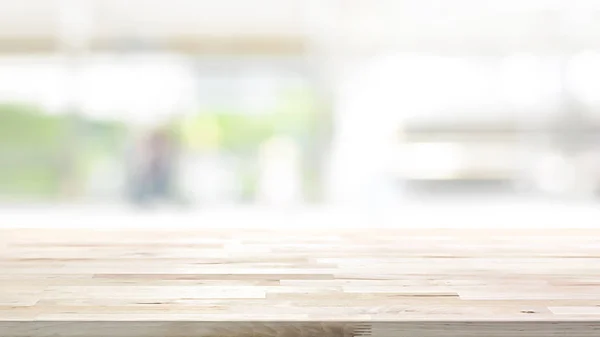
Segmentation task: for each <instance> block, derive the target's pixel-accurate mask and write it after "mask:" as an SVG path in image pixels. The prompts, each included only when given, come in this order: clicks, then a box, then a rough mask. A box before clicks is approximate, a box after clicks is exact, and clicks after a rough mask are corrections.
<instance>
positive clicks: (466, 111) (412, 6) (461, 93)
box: [0, 0, 600, 216]
mask: <svg viewBox="0 0 600 337" xmlns="http://www.w3.org/2000/svg"><path fill="white" fill-rule="evenodd" d="M599 192H600V2H598V1H594V0H587V1H586V0H518V1H516V0H503V1H496V0H253V1H243V0H220V1H209V0H170V1H164V0H129V1H122V0H64V1H60V0H19V1H8V0H0V205H1V206H2V208H3V211H2V212H4V213H5V214H8V213H7V212H9V211H10V212H12V213H11V214H16V213H15V212H21V213H23V214H24V213H28V212H30V211H31V210H32V209H33V208H31V207H33V206H35V207H46V208H47V209H52V210H53V211H54V212H58V211H59V210H60V209H62V208H64V209H66V208H67V207H70V208H71V209H73V208H76V209H79V210H82V209H88V211H86V212H87V213H85V214H88V215H93V214H101V212H102V211H100V208H98V207H108V206H110V207H113V208H119V209H123V210H124V209H127V210H129V209H131V210H146V209H155V208H156V207H163V206H164V207H171V208H176V209H180V210H181V211H185V210H187V211H190V210H198V211H199V212H200V211H201V210H205V211H208V210H212V209H216V208H220V209H225V208H227V209H228V210H241V209H248V208H257V207H260V208H264V209H278V210H281V209H289V208H295V209H297V208H311V207H312V208H315V207H316V208H320V209H326V208H328V207H337V206H339V207H341V208H342V209H344V208H345V209H354V210H355V209H358V208H361V207H362V208H370V207H377V208H382V207H383V208H384V209H387V210H394V211H397V212H402V211H403V210H406V209H408V208H407V207H409V205H415V204H419V205H422V206H423V205H424V206H427V205H432V207H433V205H454V206H453V207H464V209H465V210H471V211H473V208H474V207H475V206H474V205H477V204H475V203H476V202H479V203H482V202H484V203H487V204H492V203H493V204H500V203H504V205H509V204H512V205H520V207H523V205H533V204H536V205H542V204H543V205H551V204H552V205H557V204H558V205H567V204H568V205H579V206H581V207H583V205H585V207H587V209H588V210H591V209H595V208H596V200H597V199H598V197H599V196H600V193H599ZM165 205H166V206H165ZM579 206H578V207H579ZM61 207H62V208H61ZM94 207H96V208H94ZM515 207H516V206H515ZM455 209H456V208H455ZM529 209H531V208H529ZM553 209H554V208H553V207H548V208H546V209H545V210H544V212H546V213H548V212H552V210H553ZM17 210H18V211H17ZM0 216H2V215H1V213H0ZM550 216H551V215H550Z"/></svg>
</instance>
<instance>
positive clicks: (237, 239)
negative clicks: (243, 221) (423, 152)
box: [0, 229, 600, 337]
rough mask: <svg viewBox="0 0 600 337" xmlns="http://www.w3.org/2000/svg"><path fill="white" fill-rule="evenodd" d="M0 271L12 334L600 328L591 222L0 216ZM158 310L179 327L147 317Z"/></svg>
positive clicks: (598, 233)
mask: <svg viewBox="0 0 600 337" xmlns="http://www.w3.org/2000/svg"><path fill="white" fill-rule="evenodd" d="M0 270H1V271H2V272H1V273H0V328H2V329H3V331H9V332H10V333H11V335H12V336H25V335H27V334H28V333H29V335H36V336H45V335H48V336H49V335H53V334H54V335H58V336H62V335H65V336H67V335H73V336H75V335H77V334H75V333H74V332H69V331H70V330H72V329H73V326H72V325H73V324H78V323H81V324H84V323H85V324H92V323H91V322H93V324H97V325H98V327H97V328H94V329H82V328H78V329H77V330H78V331H79V333H80V334H79V335H78V336H95V335H101V333H100V332H102V333H106V332H107V330H103V328H102V327H105V329H108V330H110V331H111V334H112V335H114V336H119V335H120V334H121V332H117V331H116V330H115V331H113V330H111V329H117V330H118V327H119V326H121V325H118V324H117V323H118V322H120V323H122V324H124V323H126V322H130V323H131V324H133V322H135V324H137V325H129V326H127V325H122V326H121V327H123V326H125V327H126V328H127V329H133V328H132V326H134V327H135V329H134V330H135V331H136V332H135V333H134V334H132V333H131V331H130V332H129V334H128V336H179V335H185V334H186V333H191V334H187V335H186V336H188V337H189V336H195V335H198V336H208V335H214V334H215V331H220V330H219V329H221V327H233V328H231V329H233V330H235V331H238V332H237V335H239V334H240V332H239V331H241V330H239V326H237V325H235V324H234V325H231V323H227V324H225V323H222V325H218V324H217V323H211V324H216V325H213V326H212V328H211V329H213V330H210V331H208V332H207V330H206V329H205V328H206V325H198V326H197V327H193V325H189V324H191V323H193V322H211V321H219V322H228V321H236V322H238V323H236V324H238V325H239V324H242V322H269V321H271V322H282V321H286V322H290V323H286V324H292V322H298V323H297V324H298V325H297V326H294V325H293V324H292V325H289V326H290V327H291V328H289V329H288V330H286V328H285V324H283V323H281V324H279V325H277V324H278V323H272V325H269V324H271V323H269V324H267V323H263V324H262V325H260V324H259V323H256V324H259V325H256V326H254V328H256V329H259V330H260V329H263V330H261V331H263V332H260V333H259V334H263V335H265V336H271V335H273V336H275V335H277V336H287V335H290V334H291V335H293V331H296V330H294V329H296V328H298V327H305V328H306V329H309V328H307V326H305V325H302V324H309V323H306V322H312V323H311V324H313V325H310V324H309V326H310V327H311V328H310V329H314V327H315V326H318V327H319V329H325V330H326V331H329V332H331V333H329V335H335V336H346V335H358V334H359V333H358V332H356V327H355V326H354V325H348V324H351V323H350V322H367V323H368V324H369V334H372V335H381V336H385V335H386V334H387V335H390V334H393V333H395V334H397V333H400V332H399V331H400V330H397V329H405V330H402V331H408V330H406V329H413V328H416V329H420V330H418V331H421V332H422V335H424V336H430V335H431V336H433V335H432V334H434V333H438V335H440V336H442V335H443V334H441V333H442V332H444V333H450V332H449V330H447V329H439V325H438V326H437V327H438V328H434V325H432V324H433V323H432V324H429V325H427V324H426V322H428V321H438V322H456V323H457V324H458V322H466V321H479V322H484V321H504V322H513V323H510V324H516V323H514V322H530V324H529V325H526V327H527V326H528V327H531V328H533V327H534V326H535V324H534V323H531V322H534V321H538V322H555V323H558V322H562V323H561V324H567V323H568V322H572V323H569V324H571V325H570V326H571V328H573V327H576V328H581V329H587V330H586V331H592V330H593V331H595V332H596V333H597V332H598V331H597V330H594V329H596V327H595V325H593V324H592V323H590V322H591V321H594V320H600V310H599V309H598V308H600V230H592V229H550V230H535V229H526V230H525V229H524V230H514V229H511V230H499V229H485V230H473V229H440V230H435V229H373V230H366V229H347V230H340V229H335V230H327V229H323V230H314V229H311V230H298V229H295V230H294V229H292V230H288V229H281V230H274V229H271V230H267V229H244V230H229V229H228V230H217V229H198V230H189V229H188V230H184V229H177V230H167V229H165V230H157V229H152V230H143V229H138V230H127V231H125V230H123V231H118V230H91V229H35V230H32V229H0ZM583 321H585V322H588V323H583ZM52 322H54V323H56V324H54V325H52V324H51V323H52ZM160 322H163V323H161V324H167V323H164V322H168V324H170V325H169V326H170V327H171V330H168V329H167V330H164V329H157V328H155V329H152V328H151V327H152V326H151V325H149V324H157V323H160ZM178 322H180V323H181V324H183V325H180V326H179V327H177V326H176V325H175V326H174V325H172V324H175V323H178ZM302 322H304V323H302ZM327 322H329V323H328V324H329V325H327V324H325V323H327ZM335 322H348V323H345V324H347V325H343V324H342V325H339V324H341V323H335ZM383 322H387V323H383ZM390 322H392V323H393V322H397V323H398V324H400V323H402V324H411V323H410V322H413V325H412V326H407V325H402V324H400V325H395V326H394V325H392V326H390V325H389V324H392V323H390ZM414 322H423V324H426V325H425V326H421V327H419V326H417V325H415V324H414ZM184 323H185V324H187V325H185V324H184ZM44 324H47V325H44ZM111 324H112V325H111ZM115 324H116V325H115ZM228 324H229V325H228ZM273 324H274V325H273ZM314 324H317V325H314ZM319 324H321V325H319ZM323 324H325V325H323ZM336 324H338V325H336ZM352 324H355V323H352ZM378 324H379V325H378ZM439 324H442V323H439ZM481 324H483V323H481ZM490 324H492V323H490ZM519 324H521V323H519ZM523 324H524V323H523ZM584 324H587V325H584ZM465 326H467V327H471V328H472V327H473V326H472V324H471V325H465ZM486 326H488V325H478V326H477V327H478V329H480V330H477V331H479V332H478V333H480V332H481V329H486ZM565 326H566V325H565ZM185 327H187V329H191V330H186V328H185ZM294 327H295V328H294ZM552 327H557V325H556V324H555V325H549V327H548V328H547V329H552ZM254 328H253V329H254ZM495 328H496V329H497V330H498V333H500V331H501V329H499V328H498V327H497V326H496V327H495ZM57 329H58V330H57ZM203 329H204V330H203ZM215 329H216V330H215ZM224 329H225V330H223V331H220V332H218V333H216V334H217V335H227V334H228V333H232V332H231V331H230V330H227V329H230V328H224ZM244 329H245V328H244ZM306 329H305V332H304V333H305V335H306V331H307V330H306ZM310 329H309V330H310ZM353 329H354V330H353ZM395 329H396V330H395ZM424 329H429V330H427V331H429V332H426V331H425V330H424ZM436 329H437V330H436ZM547 329H546V330H544V329H540V328H533V330H535V331H538V332H540V331H544V332H545V333H549V331H548V330H547ZM242 330H243V329H242ZM169 331H170V332H169ZM227 331H229V332H228V333H227ZM285 331H287V332H285ZM311 331H312V330H311ZM332 331H337V332H336V333H332ZM348 331H352V332H348ZM390 331H393V333H392V332H390ZM432 331H433V332H432ZM436 331H437V332H436ZM557 331H558V330H557ZM459 332H460V331H459ZM459 332H457V335H460V333H459ZM122 333H123V334H125V332H122ZM427 333H430V334H429V335H428V334H427ZM582 333H583V332H582ZM344 334H345V335H344ZM474 334H475V332H474ZM447 335H448V336H450V334H447ZM467 335H468V334H467ZM488 335H490V336H493V333H491V332H490V333H488ZM546 335H552V334H546Z"/></svg>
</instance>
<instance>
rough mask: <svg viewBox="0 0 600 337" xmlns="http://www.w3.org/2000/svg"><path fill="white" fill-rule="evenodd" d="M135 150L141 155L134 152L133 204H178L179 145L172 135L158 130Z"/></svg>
mask: <svg viewBox="0 0 600 337" xmlns="http://www.w3.org/2000/svg"><path fill="white" fill-rule="evenodd" d="M134 149H135V150H134V151H136V152H137V153H133V156H134V157H133V159H134V161H136V163H134V165H133V169H134V170H133V172H132V173H133V174H132V177H131V178H132V189H133V191H132V192H133V193H132V194H133V195H132V196H133V201H134V202H135V203H137V204H149V203H152V202H156V201H163V202H164V201H168V202H174V201H175V200H176V198H175V193H174V174H175V162H176V144H175V141H174V139H173V137H172V135H171V134H170V133H169V132H168V131H167V130H164V129H157V130H154V131H152V132H151V133H150V134H149V135H148V137H146V138H145V139H143V140H142V143H141V144H139V145H138V146H137V147H136V148H134Z"/></svg>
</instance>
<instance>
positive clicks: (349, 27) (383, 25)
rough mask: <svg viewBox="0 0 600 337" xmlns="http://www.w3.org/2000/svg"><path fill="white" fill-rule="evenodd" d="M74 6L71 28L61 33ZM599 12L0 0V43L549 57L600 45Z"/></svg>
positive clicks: (282, 1)
mask: <svg viewBox="0 0 600 337" xmlns="http://www.w3.org/2000/svg"><path fill="white" fill-rule="evenodd" d="M86 3H87V4H88V7H87V12H86V8H84V7H83V6H84V5H85V4H86ZM75 6H78V7H79V8H80V9H82V11H79V12H77V11H76V12H73V13H72V15H71V18H72V19H73V20H72V21H71V22H72V24H73V26H71V27H77V28H69V27H68V26H67V27H66V28H65V26H61V18H62V19H64V18H67V19H68V18H69V16H68V15H67V16H65V15H64V14H69V11H65V9H67V10H73V9H76V7H75ZM598 10H600V1H594V0H502V1H498V0H443V1H442V0H252V1H248V0H217V1H215V0H168V1H167V0H127V1H124V0H70V1H69V0H18V1H15V0H0V39H4V40H18V39H25V40H26V39H52V40H56V39H57V36H60V35H58V34H59V33H61V32H63V33H64V32H65V31H69V32H70V34H72V35H74V36H80V35H84V34H85V35H89V36H91V38H92V39H109V40H110V39H142V40H143V39H170V38H181V37H186V38H195V37H196V38H200V37H207V36H208V37H217V38H218V37H248V36H279V37H286V36H287V37H295V38H297V37H304V38H307V39H310V38H313V37H320V38H321V39H324V38H325V39H328V40H326V41H330V42H331V44H332V45H333V44H335V45H336V46H345V47H346V48H353V47H356V48H359V49H372V48H373V47H386V46H387V47H393V48H407V49H410V50H436V49H440V50H461V49H480V50H485V49H492V50H498V49H499V50H527V49H528V50H539V49H554V50H555V49H561V48H563V49H564V48H567V47H574V48H584V47H594V48H595V47H596V46H600V20H598V17H597V16H598ZM82 13H84V14H85V13H88V14H89V16H88V18H89V20H86V19H85V15H82ZM62 22H63V23H64V22H65V21H62ZM61 27H63V28H64V29H62V30H61ZM87 33H89V34H87Z"/></svg>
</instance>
